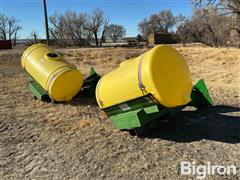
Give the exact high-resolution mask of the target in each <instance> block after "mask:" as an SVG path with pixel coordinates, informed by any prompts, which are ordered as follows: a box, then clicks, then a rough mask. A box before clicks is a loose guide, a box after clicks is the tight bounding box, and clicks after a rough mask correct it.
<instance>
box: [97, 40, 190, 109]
mask: <svg viewBox="0 0 240 180" xmlns="http://www.w3.org/2000/svg"><path fill="white" fill-rule="evenodd" d="M142 56H143V57H142ZM141 57H142V58H143V60H142V70H141V77H142V82H143V85H144V86H145V90H144V91H141V90H140V88H139V86H138V84H139V78H138V68H139V62H140V59H141ZM191 90H192V79H191V74H190V71H189V68H188V65H187V63H186V61H185V60H184V59H183V57H182V56H181V54H180V53H178V51H177V50H175V49H174V48H173V47H171V46H166V45H159V46H156V47H154V48H153V49H151V50H149V51H147V52H145V53H144V54H143V55H141V56H138V57H136V58H131V59H129V60H126V61H124V62H122V63H121V64H120V67H118V68H117V69H115V70H113V71H111V72H109V73H108V74H106V75H104V76H103V77H102V78H101V79H100V81H99V82H98V84H97V88H96V98H97V102H98V104H99V106H100V107H101V108H106V107H110V106H113V105H116V104H119V103H123V102H126V101H128V100H132V99H135V98H137V97H141V96H143V95H145V94H148V93H151V94H152V95H153V96H154V98H155V99H156V100H157V101H158V102H159V103H160V104H161V105H163V106H165V107H176V106H180V105H185V104H187V103H188V102H190V100H191V99H190V94H191Z"/></svg>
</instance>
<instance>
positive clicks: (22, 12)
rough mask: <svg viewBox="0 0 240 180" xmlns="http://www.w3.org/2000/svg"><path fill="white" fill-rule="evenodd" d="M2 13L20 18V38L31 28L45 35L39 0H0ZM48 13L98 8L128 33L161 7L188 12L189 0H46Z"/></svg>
mask: <svg viewBox="0 0 240 180" xmlns="http://www.w3.org/2000/svg"><path fill="white" fill-rule="evenodd" d="M0 2H1V4H0V5H1V7H0V11H1V13H4V14H6V15H7V16H15V17H17V18H18V19H20V20H21V22H20V24H21V26H22V28H23V29H22V30H21V32H20V33H19V36H20V38H28V37H30V33H31V32H32V30H35V31H37V32H38V33H39V35H40V37H41V38H44V37H45V33H44V17H43V2H42V0H0ZM47 6H48V16H50V15H51V14H53V13H54V12H56V11H57V12H59V13H64V12H65V11H66V10H72V11H76V12H91V11H93V10H94V9H95V8H101V9H102V10H103V11H104V12H105V15H106V17H108V18H110V20H111V23H116V24H121V25H123V26H124V27H125V28H126V30H127V36H136V35H137V34H138V29H137V24H138V23H139V22H140V21H141V20H142V19H143V18H144V17H148V16H149V15H150V14H152V13H156V12H159V11H160V10H162V9H170V10H171V11H172V12H173V14H174V15H178V14H179V13H181V14H183V15H185V16H190V15H191V13H192V11H191V4H190V2H189V0H138V1H137V0H112V1H111V0H47Z"/></svg>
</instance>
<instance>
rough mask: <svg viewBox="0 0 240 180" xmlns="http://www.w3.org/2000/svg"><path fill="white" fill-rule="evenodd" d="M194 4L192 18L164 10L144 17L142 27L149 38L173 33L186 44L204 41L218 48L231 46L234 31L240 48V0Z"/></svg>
mask: <svg viewBox="0 0 240 180" xmlns="http://www.w3.org/2000/svg"><path fill="white" fill-rule="evenodd" d="M191 4H192V7H193V15H192V16H191V17H190V18H186V17H184V16H183V15H181V14H180V15H178V16H174V15H173V14H172V12H171V11H170V10H162V11H160V12H159V13H155V14H152V15H150V16H149V17H148V18H144V19H143V20H142V21H141V22H140V23H139V24H138V29H139V31H140V32H141V34H142V35H143V37H144V38H145V39H147V37H148V35H149V34H151V33H172V34H174V35H175V37H176V38H178V39H179V41H181V42H182V43H185V42H201V43H204V44H207V45H210V46H216V47H218V46H227V45H229V42H230V41H231V38H232V37H231V32H235V34H234V37H235V40H236V41H237V42H238V44H237V46H239V47H240V42H239V41H240V1H239V0H192V1H191ZM173 28H175V30H174V29H173Z"/></svg>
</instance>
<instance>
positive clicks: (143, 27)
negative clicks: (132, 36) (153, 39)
mask: <svg viewBox="0 0 240 180" xmlns="http://www.w3.org/2000/svg"><path fill="white" fill-rule="evenodd" d="M138 30H139V31H140V33H141V34H142V36H143V38H144V39H145V40H147V37H148V35H149V34H151V33H152V28H151V27H150V24H149V22H148V20H147V18H144V19H143V20H142V21H141V22H140V23H139V24H138Z"/></svg>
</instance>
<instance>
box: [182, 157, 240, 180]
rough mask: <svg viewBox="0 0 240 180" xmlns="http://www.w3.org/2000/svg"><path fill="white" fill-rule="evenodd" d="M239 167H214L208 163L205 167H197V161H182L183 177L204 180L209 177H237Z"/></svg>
mask: <svg viewBox="0 0 240 180" xmlns="http://www.w3.org/2000/svg"><path fill="white" fill-rule="evenodd" d="M236 174H237V167H236V166H235V165H227V166H223V165H212V164H211V162H207V164H205V165H197V164H196V162H195V161H193V162H189V161H182V162H181V175H193V176H195V177H196V179H204V178H206V177H207V176H213V175H228V176H232V175H236Z"/></svg>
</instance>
